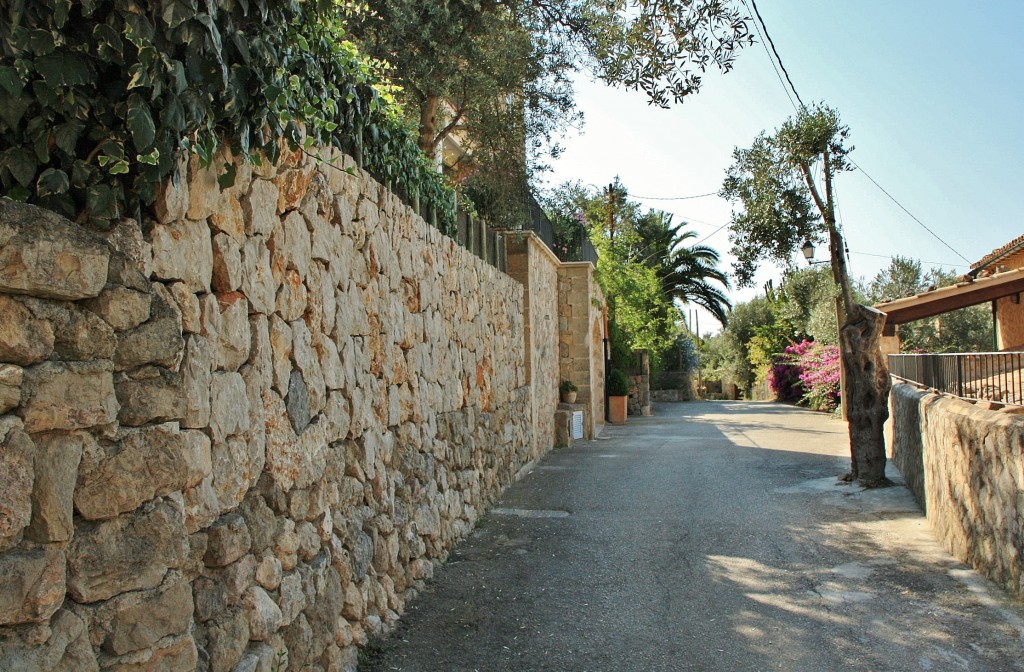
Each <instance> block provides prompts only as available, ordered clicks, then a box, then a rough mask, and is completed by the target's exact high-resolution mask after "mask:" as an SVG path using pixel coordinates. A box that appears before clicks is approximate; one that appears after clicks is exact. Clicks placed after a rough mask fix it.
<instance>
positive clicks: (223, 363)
mask: <svg viewBox="0 0 1024 672" xmlns="http://www.w3.org/2000/svg"><path fill="white" fill-rule="evenodd" d="M217 310H219V312H220V316H219V320H218V331H217V340H216V357H215V364H216V367H217V368H218V369H221V370H224V371H238V369H239V368H240V367H241V366H242V364H245V362H246V360H248V359H249V345H250V342H251V340H252V339H251V335H250V334H249V303H248V301H246V299H245V296H244V295H242V294H240V293H239V292H233V293H231V294H220V295H217Z"/></svg>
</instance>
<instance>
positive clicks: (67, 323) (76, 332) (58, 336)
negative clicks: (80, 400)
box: [25, 298, 117, 361]
mask: <svg viewBox="0 0 1024 672" xmlns="http://www.w3.org/2000/svg"><path fill="white" fill-rule="evenodd" d="M25 304H26V305H27V306H28V307H29V308H30V309H31V310H32V312H33V313H34V314H35V316H36V317H38V318H40V319H43V320H46V321H47V322H48V323H49V324H50V325H51V327H52V328H53V336H54V348H53V349H54V352H55V353H56V355H57V358H59V359H64V360H72V361H88V360H93V359H110V357H111V356H112V355H113V354H114V348H115V346H116V344H117V341H116V340H115V337H114V328H113V327H111V326H110V325H109V324H107V323H106V322H104V321H103V319H101V318H100V317H99V316H98V315H96V314H94V313H91V312H89V311H88V310H85V309H83V308H81V307H79V306H78V305H77V304H74V303H65V302H57V301H44V300H41V299H35V298H29V299H26V300H25Z"/></svg>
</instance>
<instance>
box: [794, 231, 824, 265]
mask: <svg viewBox="0 0 1024 672" xmlns="http://www.w3.org/2000/svg"><path fill="white" fill-rule="evenodd" d="M800 251H801V252H803V254H804V259H806V260H807V263H808V264H810V265H811V266H814V265H815V264H827V263H829V262H828V260H827V259H826V260H825V261H815V260H814V243H812V242H811V239H810V238H808V239H807V240H805V241H804V244H803V245H801V246H800Z"/></svg>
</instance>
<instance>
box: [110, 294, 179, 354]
mask: <svg viewBox="0 0 1024 672" xmlns="http://www.w3.org/2000/svg"><path fill="white" fill-rule="evenodd" d="M184 350H185V339H184V338H182V323H181V313H180V312H179V311H178V308H177V305H176V304H175V302H174V299H173V297H172V296H171V294H170V292H169V291H168V290H167V289H165V288H164V286H163V285H161V284H159V283H156V284H154V285H153V302H152V307H151V309H150V317H149V321H147V322H144V323H143V324H141V325H139V326H138V327H136V328H135V329H131V330H129V331H124V332H121V333H119V334H118V335H117V350H116V351H115V353H114V366H115V367H117V369H118V370H119V371H127V370H128V369H134V368H135V367H138V366H142V365H143V364H156V365H158V366H162V367H164V368H167V369H171V370H174V371H176V370H177V369H178V366H179V364H180V363H181V357H182V355H183V354H184Z"/></svg>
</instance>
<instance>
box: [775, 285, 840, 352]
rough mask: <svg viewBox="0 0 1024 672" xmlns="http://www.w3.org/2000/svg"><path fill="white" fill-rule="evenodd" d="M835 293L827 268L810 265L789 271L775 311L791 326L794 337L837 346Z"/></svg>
mask: <svg viewBox="0 0 1024 672" xmlns="http://www.w3.org/2000/svg"><path fill="white" fill-rule="evenodd" d="M838 293H839V290H838V288H837V287H836V285H835V282H834V281H833V280H832V272H831V271H830V270H829V269H828V268H824V267H822V266H814V267H811V268H805V269H801V270H793V271H790V272H788V273H787V274H786V276H785V278H784V280H783V283H782V287H781V288H780V291H779V299H780V301H779V304H778V305H777V307H776V310H777V314H778V315H779V316H780V317H782V318H784V319H786V320H788V321H789V322H790V323H791V324H792V325H793V330H794V333H795V334H796V337H800V336H803V337H806V338H811V339H813V340H815V341H817V342H818V343H825V344H827V345H838V344H839V330H838V325H837V323H836V302H835V300H836V297H837V296H838Z"/></svg>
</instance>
